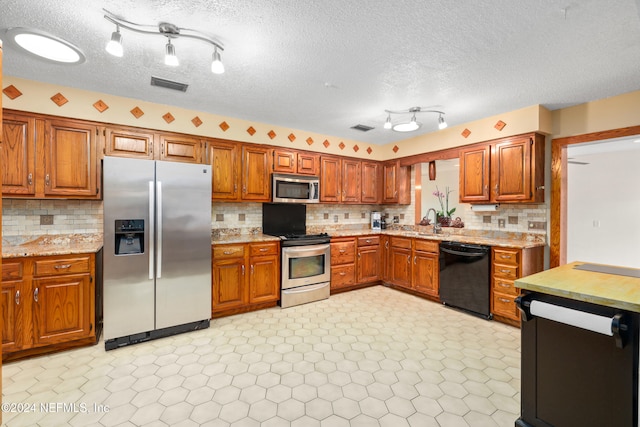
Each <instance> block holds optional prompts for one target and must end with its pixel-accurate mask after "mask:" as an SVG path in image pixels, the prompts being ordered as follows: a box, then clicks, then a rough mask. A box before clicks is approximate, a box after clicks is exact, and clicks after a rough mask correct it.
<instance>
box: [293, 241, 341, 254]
mask: <svg viewBox="0 0 640 427" xmlns="http://www.w3.org/2000/svg"><path fill="white" fill-rule="evenodd" d="M329 247H330V244H329V243H323V244H321V245H309V246H287V247H285V248H282V250H283V251H284V252H285V253H287V254H291V253H293V254H295V255H298V254H301V253H303V252H306V253H314V252H315V253H318V254H322V253H324V252H325V251H326V250H327V249H329Z"/></svg>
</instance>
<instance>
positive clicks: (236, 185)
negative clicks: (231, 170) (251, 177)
mask: <svg viewBox="0 0 640 427" xmlns="http://www.w3.org/2000/svg"><path fill="white" fill-rule="evenodd" d="M236 191H238V184H233V192H234V193H235V192H236Z"/></svg>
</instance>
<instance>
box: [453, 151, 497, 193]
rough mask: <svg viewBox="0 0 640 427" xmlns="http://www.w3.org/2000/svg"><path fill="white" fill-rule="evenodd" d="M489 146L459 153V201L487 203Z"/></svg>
mask: <svg viewBox="0 0 640 427" xmlns="http://www.w3.org/2000/svg"><path fill="white" fill-rule="evenodd" d="M490 152H491V151H490V149H489V146H484V147H480V148H474V149H471V150H466V151H465V150H461V151H460V201H461V202H488V201H489V198H490V194H489V179H490V174H489V157H490Z"/></svg>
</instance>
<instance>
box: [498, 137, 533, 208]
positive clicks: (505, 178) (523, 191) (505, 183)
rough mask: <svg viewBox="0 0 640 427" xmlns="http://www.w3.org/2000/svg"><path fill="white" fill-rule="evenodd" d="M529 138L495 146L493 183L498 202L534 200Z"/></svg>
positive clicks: (530, 142)
mask: <svg viewBox="0 0 640 427" xmlns="http://www.w3.org/2000/svg"><path fill="white" fill-rule="evenodd" d="M532 145H533V141H532V140H531V139H530V138H529V137H525V138H519V139H514V140H510V141H505V142H501V143H498V144H495V145H494V146H493V153H492V157H491V158H492V165H491V167H492V182H493V185H494V188H493V191H494V199H495V201H497V202H507V201H509V202H517V201H527V200H531V199H532V198H533V191H532V186H531V181H532V179H531V148H532Z"/></svg>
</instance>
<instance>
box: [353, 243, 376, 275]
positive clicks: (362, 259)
mask: <svg viewBox="0 0 640 427" xmlns="http://www.w3.org/2000/svg"><path fill="white" fill-rule="evenodd" d="M356 271H357V274H358V283H367V282H375V281H377V280H380V245H375V246H363V247H359V248H358V257H357V259H356Z"/></svg>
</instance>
